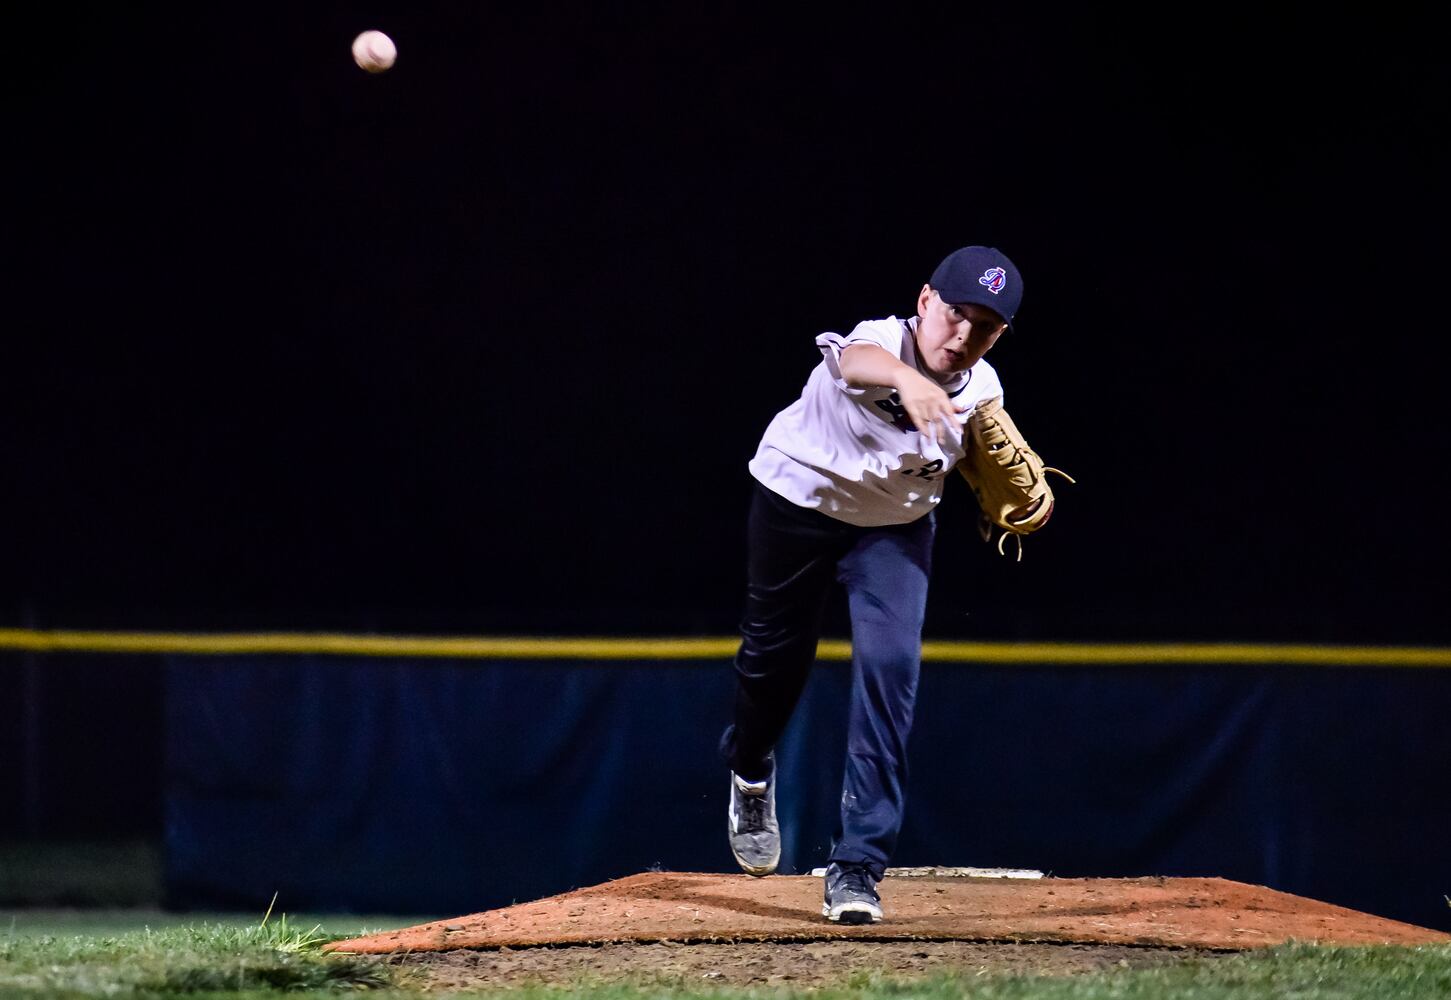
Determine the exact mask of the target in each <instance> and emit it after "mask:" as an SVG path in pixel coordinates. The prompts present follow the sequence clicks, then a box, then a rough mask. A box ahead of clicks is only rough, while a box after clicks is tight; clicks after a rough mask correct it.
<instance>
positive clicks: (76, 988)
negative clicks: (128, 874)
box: [0, 917, 1451, 1000]
mask: <svg viewBox="0 0 1451 1000" xmlns="http://www.w3.org/2000/svg"><path fill="white" fill-rule="evenodd" d="M338 936H340V935H338ZM330 937H332V935H328V934H325V933H323V932H322V931H321V930H319V929H317V928H315V927H314V926H312V925H308V924H306V923H305V922H298V921H295V920H293V919H291V918H287V917H281V918H275V919H274V918H268V919H267V920H266V921H265V922H263V921H258V922H256V923H253V924H251V925H247V926H236V925H231V924H228V925H214V924H203V923H193V924H190V925H187V926H177V927H169V928H166V929H156V928H150V929H143V930H134V929H132V930H125V931H123V932H120V933H116V934H104V933H91V934H66V935H57V936H32V935H21V934H11V935H6V934H3V933H0V997H4V998H6V1000H12V998H13V1000H81V998H87V1000H89V998H112V997H156V998H162V997H177V998H183V997H185V998H199V997H229V998H235V1000H261V998H275V1000H282V998H283V997H284V996H285V997H288V998H298V997H323V996H333V997H336V996H338V995H339V994H340V993H349V994H355V993H357V992H358V991H360V990H366V991H369V995H371V996H378V997H380V998H382V997H388V998H395V997H396V998H419V1000H421V998H423V997H426V996H427V997H437V996H441V995H450V996H462V995H503V994H507V995H508V996H509V997H511V998H518V1000H535V998H537V1000H546V998H552V997H565V996H579V995H583V994H588V995H590V996H592V997H596V996H597V997H601V998H605V1000H663V998H677V997H679V998H694V997H701V998H707V997H708V998H719V1000H732V998H747V997H764V996H773V997H790V996H799V995H806V994H805V991H801V990H791V989H760V990H721V989H711V988H709V987H708V985H706V984H701V983H699V982H689V981H682V980H680V979H674V980H672V979H669V978H662V977H656V978H653V979H650V980H648V981H646V980H635V981H629V980H627V981H624V982H619V981H616V982H601V981H598V980H591V979H589V978H588V977H585V978H579V979H575V980H573V981H570V982H564V983H540V984H537V985H531V986H524V987H515V988H512V989H509V990H500V989H490V988H489V987H488V985H487V983H481V984H480V986H479V989H477V990H473V991H463V992H453V993H449V994H440V993H438V992H427V991H426V987H427V982H426V980H424V979H423V978H422V977H421V975H420V974H419V973H418V972H416V971H414V970H410V969H409V968H408V966H407V965H400V964H389V963H385V962H383V961H380V960H377V959H374V958H369V957H363V956H348V955H324V954H322V953H321V951H320V950H319V949H320V947H321V945H322V944H323V943H324V942H325V941H326V940H329V938H330ZM809 995H810V996H812V997H815V998H819V1000H878V998H892V1000H901V998H921V1000H952V998H959V997H982V998H1002V1000H1009V998H1013V1000H1039V998H1042V1000H1059V998H1062V1000H1108V998H1128V1000H1137V998H1143V1000H1149V998H1161V997H1194V998H1203V1000H1249V998H1256V1000H1258V998H1265V997H1285V996H1293V997H1295V998H1297V1000H1340V998H1347V1000H1348V998H1360V997H1377V998H1378V997H1385V998H1387V1000H1389V998H1411V1000H1415V998H1422V997H1424V998H1428V1000H1429V998H1432V997H1436V998H1444V997H1447V996H1451V946H1445V945H1440V946H1434V947H1422V948H1339V947H1317V946H1313V945H1289V946H1285V947H1281V948H1276V949H1272V950H1269V951H1263V952H1257V953H1245V954H1241V955H1236V956H1233V957H1231V958H1227V959H1226V958H1220V959H1217V960H1215V961H1200V960H1189V961H1186V962H1182V963H1179V964H1177V965H1170V966H1165V967H1161V968H1152V969H1126V970H1116V971H1111V972H1105V973H1094V974H1088V975H1082V976H1075V977H1065V978H1046V977H1038V976H987V977H982V976H976V975H973V974H972V973H971V972H970V971H963V972H959V973H949V974H936V975H933V976H930V977H926V978H912V979H897V978H890V977H882V976H877V975H873V974H871V973H870V972H866V971H862V970H843V975H842V977H841V980H840V982H839V983H837V984H835V985H832V986H829V987H826V988H823V989H818V990H815V991H812V992H811V993H810V994H809Z"/></svg>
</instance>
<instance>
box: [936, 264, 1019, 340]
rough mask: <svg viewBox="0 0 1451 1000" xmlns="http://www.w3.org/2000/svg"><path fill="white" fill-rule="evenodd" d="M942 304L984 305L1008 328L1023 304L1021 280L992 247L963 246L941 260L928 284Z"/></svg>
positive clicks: (1014, 268) (1013, 268) (1011, 265)
mask: <svg viewBox="0 0 1451 1000" xmlns="http://www.w3.org/2000/svg"><path fill="white" fill-rule="evenodd" d="M929 284H931V285H932V287H933V288H934V289H935V290H936V292H937V294H938V295H940V296H941V297H942V301H943V302H949V303H951V304H952V305H955V306H956V305H961V304H962V303H964V302H971V303H973V304H974V305H979V306H987V307H988V308H989V309H991V310H992V311H993V312H995V313H997V314H998V315H999V316H1001V317H1002V318H1003V319H1005V320H1007V323H1008V325H1009V326H1012V325H1013V314H1014V313H1016V312H1017V311H1018V305H1019V303H1021V302H1022V301H1023V279H1022V277H1021V276H1020V275H1019V274H1018V269H1017V267H1016V266H1015V265H1014V264H1013V262H1012V261H1010V260H1008V258H1007V255H1006V254H1004V253H1003V252H1002V251H1001V250H999V249H997V248H996V247H963V248H962V249H960V250H954V251H952V253H950V254H948V255H947V256H946V257H945V258H943V260H942V263H941V264H938V265H937V270H935V271H933V272H932V280H931V282H929Z"/></svg>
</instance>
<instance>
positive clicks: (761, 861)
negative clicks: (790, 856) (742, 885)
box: [727, 763, 781, 878]
mask: <svg viewBox="0 0 1451 1000" xmlns="http://www.w3.org/2000/svg"><path fill="white" fill-rule="evenodd" d="M727 815H728V816H729V817H730V841H731V853H732V854H734V855H735V856H736V863H737V864H739V865H740V866H741V870H742V871H744V872H745V873H746V874H747V875H755V876H757V877H758V878H759V877H760V876H762V875H769V874H771V873H772V872H773V871H775V870H776V865H778V864H779V863H780V862H781V827H780V825H779V824H778V823H777V822H776V768H775V764H774V763H773V764H772V766H771V774H770V775H769V776H768V777H767V778H766V779H765V780H764V781H746V780H744V779H742V778H741V776H740V775H738V774H736V773H735V772H734V771H732V772H731V806H730V811H729V813H728V814H727Z"/></svg>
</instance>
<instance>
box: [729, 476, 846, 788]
mask: <svg viewBox="0 0 1451 1000" xmlns="http://www.w3.org/2000/svg"><path fill="white" fill-rule="evenodd" d="M851 537H852V534H851V529H850V527H849V526H848V525H845V524H842V523H840V522H836V521H833V520H832V519H831V518H829V517H827V516H826V515H825V514H822V513H820V512H819V511H814V510H806V509H804V508H798V507H795V506H794V505H792V504H790V502H789V501H787V500H785V499H783V498H781V497H779V496H776V495H775V494H774V493H771V492H770V491H769V490H767V489H766V488H765V487H764V486H760V485H759V484H758V485H757V487H756V494H755V496H754V498H753V499H752V503H751V514H750V520H749V522H748V526H747V544H748V547H749V550H748V557H747V570H746V575H747V586H746V608H745V613H744V614H743V615H742V617H741V645H740V649H739V651H738V652H737V653H736V659H735V673H736V696H735V710H734V715H733V722H732V723H731V725H730V726H728V727H727V728H726V731H725V733H724V734H723V735H722V737H721V753H722V755H723V756H724V757H725V759H726V761H727V762H728V763H729V764H730V767H731V770H732V771H734V772H735V773H736V774H738V775H740V776H741V777H742V778H744V779H746V780H747V781H759V780H762V779H764V778H765V777H767V776H768V775H769V774H770V770H771V767H770V764H769V763H768V761H767V758H768V756H769V754H770V753H771V750H772V748H773V747H775V745H776V742H777V740H779V739H780V738H781V733H782V732H783V731H784V730H785V728H786V724H787V722H789V721H790V718H791V713H792V711H793V710H794V709H795V707H796V703H797V701H798V700H799V699H800V697H801V691H802V688H803V687H804V686H805V684H806V677H807V675H808V674H809V673H810V670H811V664H812V662H813V661H814V660H815V658H816V644H817V639H818V637H819V635H820V629H821V615H822V610H823V607H824V606H825V602H826V595H827V592H828V590H829V588H830V586H831V583H832V579H833V576H834V572H835V567H836V562H837V560H838V559H839V558H840V557H841V554H842V552H843V551H844V550H845V548H846V546H848V545H849V544H850V540H851Z"/></svg>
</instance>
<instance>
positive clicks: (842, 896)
mask: <svg viewBox="0 0 1451 1000" xmlns="http://www.w3.org/2000/svg"><path fill="white" fill-rule="evenodd" d="M821 914H822V916H824V917H826V918H828V919H829V920H831V921H833V922H835V923H840V924H874V923H876V922H877V921H879V920H881V919H882V898H881V897H880V896H878V895H877V880H876V879H874V878H872V873H871V872H869V871H867V870H866V869H865V868H863V867H861V866H860V865H841V864H837V863H836V862H835V861H833V862H832V863H831V865H830V867H828V868H827V869H826V901H825V902H824V903H822V905H821Z"/></svg>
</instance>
